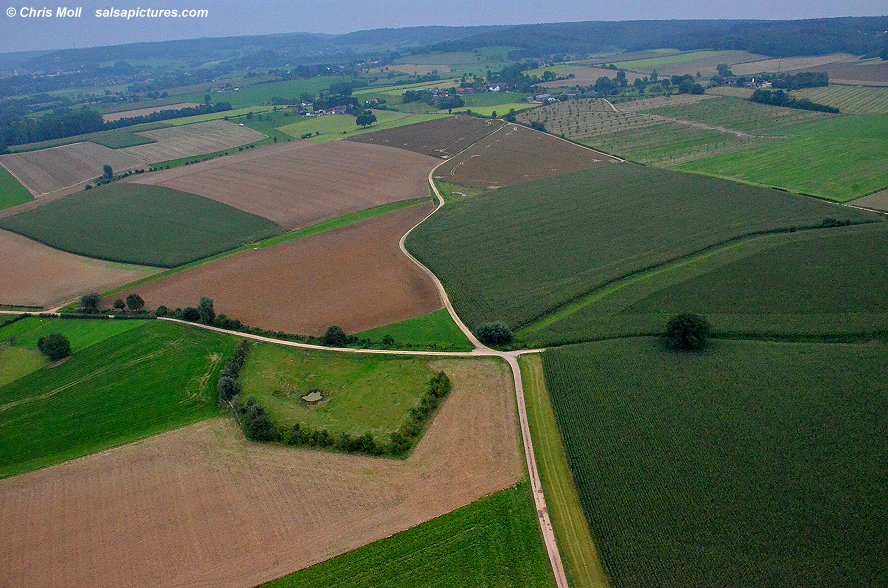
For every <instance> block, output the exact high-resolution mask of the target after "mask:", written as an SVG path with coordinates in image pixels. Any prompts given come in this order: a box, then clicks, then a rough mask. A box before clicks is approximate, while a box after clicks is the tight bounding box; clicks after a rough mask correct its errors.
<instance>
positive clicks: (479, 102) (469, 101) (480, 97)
mask: <svg viewBox="0 0 888 588" xmlns="http://www.w3.org/2000/svg"><path fill="white" fill-rule="evenodd" d="M528 96H530V94H526V93H523V92H480V93H478V94H472V95H470V96H463V101H464V102H465V103H466V106H467V107H468V108H472V109H474V107H476V106H499V105H500V104H514V103H516V102H524V101H525V99H526V98H527V97H528ZM506 112H508V110H507V111H506Z"/></svg>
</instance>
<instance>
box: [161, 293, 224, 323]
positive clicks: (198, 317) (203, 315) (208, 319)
mask: <svg viewBox="0 0 888 588" xmlns="http://www.w3.org/2000/svg"><path fill="white" fill-rule="evenodd" d="M154 314H155V316H159V317H164V316H168V317H172V318H175V319H179V320H183V321H188V322H190V323H200V324H202V325H213V326H217V327H220V328H233V327H231V326H229V325H233V324H235V323H236V324H238V325H240V321H231V320H230V319H229V318H228V317H226V316H225V315H223V314H220V315H219V317H218V318H217V317H216V307H215V304H214V303H213V299H212V298H207V297H203V298H201V299H200V302H199V303H198V304H197V307H194V306H186V307H185V308H177V309H175V310H173V311H171V310H170V309H169V308H167V307H166V306H158V307H157V310H155V311H154ZM220 319H221V320H220ZM223 324H224V325H225V326H223ZM237 330H239V329H237Z"/></svg>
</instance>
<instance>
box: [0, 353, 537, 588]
mask: <svg viewBox="0 0 888 588" xmlns="http://www.w3.org/2000/svg"><path fill="white" fill-rule="evenodd" d="M435 365H436V369H444V370H445V371H446V372H447V374H448V375H449V376H450V378H451V380H452V381H453V392H452V393H451V396H450V397H449V398H448V400H447V401H446V402H445V403H444V405H443V407H442V408H441V411H440V413H439V414H438V416H437V418H436V419H435V420H434V421H433V422H432V424H431V426H430V427H429V430H428V432H427V433H426V435H425V436H424V437H423V439H422V441H421V442H420V443H419V444H418V446H417V447H416V449H415V451H414V452H413V454H412V455H411V456H410V457H409V458H408V459H407V460H404V461H400V460H391V459H377V458H366V457H359V456H352V455H345V454H336V453H330V452H318V451H310V450H302V449H294V448H290V447H280V446H268V445H260V444H255V443H249V442H247V441H245V440H244V439H243V434H242V433H241V432H240V431H239V430H237V429H236V428H235V426H234V424H233V423H232V422H231V421H230V420H228V419H225V420H211V421H208V422H205V423H200V424H197V425H193V426H190V427H187V428H185V429H180V430H178V431H173V432H170V433H167V434H164V435H161V436H157V437H154V438H151V439H148V440H145V441H142V442H140V443H138V444H134V445H129V446H126V447H121V448H118V449H113V450H110V451H107V452H105V453H103V454H99V455H95V456H92V457H88V458H85V459H82V460H79V461H76V462H71V463H68V464H64V465H61V466H58V467H53V468H49V469H45V470H41V471H38V472H34V473H32V474H26V475H23V476H18V477H15V478H10V479H8V480H3V481H2V482H0V526H2V528H3V529H4V581H8V582H9V583H10V584H12V585H62V584H65V585H91V586H120V585H164V586H170V585H179V586H185V585H188V586H193V585H212V586H255V585H256V584H259V583H261V582H264V581H267V580H272V579H274V578H278V577H280V576H283V575H285V574H288V573H290V572H293V571H294V570H298V569H302V568H305V567H308V566H310V565H312V564H315V563H318V562H320V561H323V560H326V559H329V558H331V557H333V556H336V555H339V554H341V553H345V552H347V551H350V550H352V549H356V548H358V547H361V546H363V545H366V544H368V543H371V542H373V541H375V540H378V539H382V538H384V537H387V536H389V535H392V534H394V533H397V532H400V531H403V530H406V529H408V528H411V527H414V526H415V525H418V524H420V523H422V522H424V521H427V520H430V519H432V518H435V517H438V516H441V515H444V514H446V513H448V512H451V511H453V510H455V509H457V508H460V507H462V506H464V505H466V504H469V503H471V502H473V501H475V500H477V499H478V498H481V497H482V496H486V495H488V494H491V493H493V492H496V491H498V490H501V489H504V488H508V487H510V486H513V485H514V484H516V483H517V482H519V481H520V480H521V478H522V476H523V474H524V470H523V462H522V459H521V456H520V446H519V445H518V429H517V424H516V422H515V416H514V415H515V401H514V393H513V390H512V386H511V375H510V374H509V372H508V370H507V368H506V367H505V365H504V364H502V363H499V362H494V361H489V360H488V361H485V360H482V361H476V360H471V361H467V360H463V361H447V362H440V363H437V362H436V364H435ZM85 505H87V506H85ZM48 521H49V522H50V523H48ZM220 538H224V540H220Z"/></svg>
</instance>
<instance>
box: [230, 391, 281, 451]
mask: <svg viewBox="0 0 888 588" xmlns="http://www.w3.org/2000/svg"><path fill="white" fill-rule="evenodd" d="M239 412H240V416H241V426H242V427H243V429H244V434H245V435H246V436H247V438H248V439H252V440H253V441H265V442H268V441H278V440H279V439H280V438H281V436H280V430H279V429H278V428H277V425H275V424H274V423H273V422H271V419H270V418H269V417H268V411H266V410H265V407H263V406H262V405H261V404H259V403H258V402H256V399H255V398H250V399H249V400H247V403H246V404H245V405H243V406H241V407H239Z"/></svg>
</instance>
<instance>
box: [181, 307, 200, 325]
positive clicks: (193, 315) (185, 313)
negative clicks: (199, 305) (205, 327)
mask: <svg viewBox="0 0 888 588" xmlns="http://www.w3.org/2000/svg"><path fill="white" fill-rule="evenodd" d="M182 320H186V321H188V322H191V323H196V322H197V321H199V320H200V312H198V310H197V309H196V308H194V307H193V306H189V307H187V308H185V309H183V310H182Z"/></svg>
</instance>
